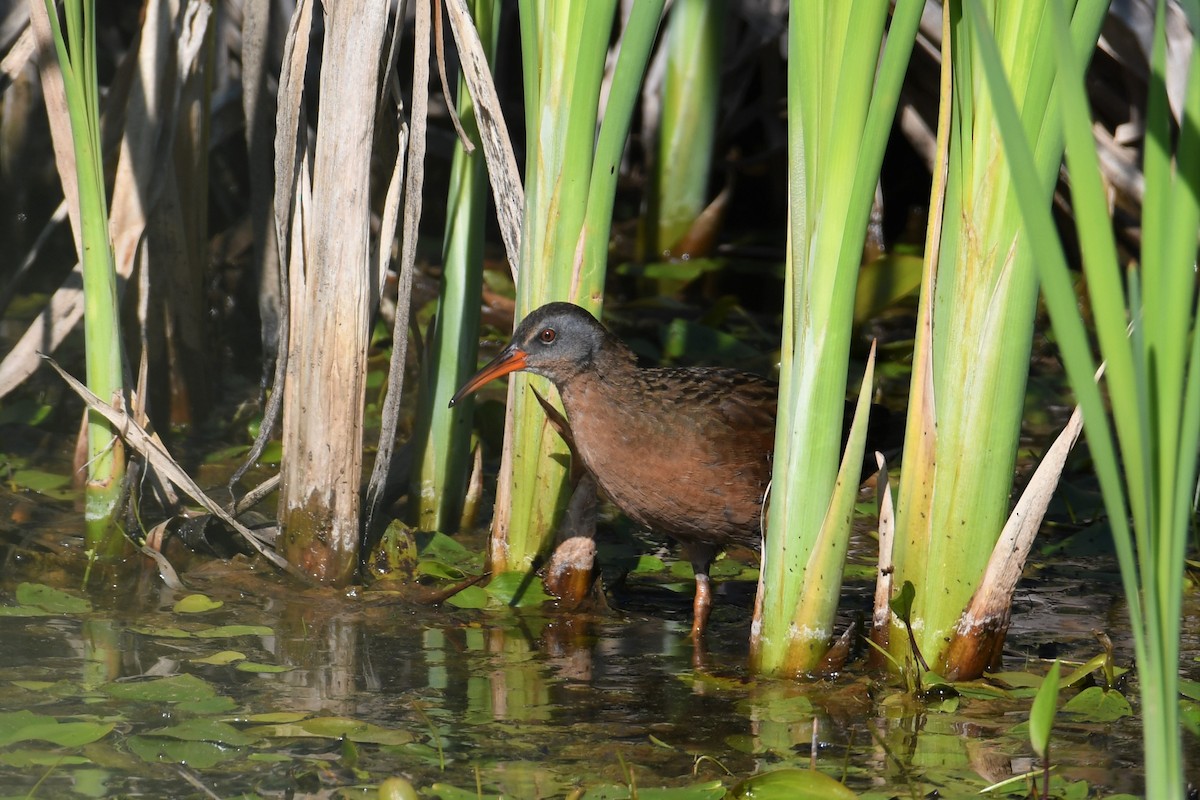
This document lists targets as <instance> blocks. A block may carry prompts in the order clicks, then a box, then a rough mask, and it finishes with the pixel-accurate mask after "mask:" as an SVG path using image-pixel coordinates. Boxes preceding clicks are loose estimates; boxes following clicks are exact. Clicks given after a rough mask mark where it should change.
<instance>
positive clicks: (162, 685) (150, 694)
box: [100, 675, 217, 703]
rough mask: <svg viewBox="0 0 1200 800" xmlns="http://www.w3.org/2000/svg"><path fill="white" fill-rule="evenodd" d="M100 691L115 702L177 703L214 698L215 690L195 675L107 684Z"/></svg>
mask: <svg viewBox="0 0 1200 800" xmlns="http://www.w3.org/2000/svg"><path fill="white" fill-rule="evenodd" d="M100 691H102V692H104V693H105V694H107V695H108V696H109V697H113V698H115V699H117V700H142V701H145V702H150V703H179V702H183V701H186V700H190V701H196V700H204V699H207V698H210V697H214V696H215V695H216V694H217V691H216V689H214V688H213V687H212V685H210V684H209V683H208V681H205V680H204V679H203V678H197V677H196V676H195V675H172V676H170V677H168V678H153V679H151V680H145V681H126V682H122V683H108V684H105V685H104V686H102V687H100Z"/></svg>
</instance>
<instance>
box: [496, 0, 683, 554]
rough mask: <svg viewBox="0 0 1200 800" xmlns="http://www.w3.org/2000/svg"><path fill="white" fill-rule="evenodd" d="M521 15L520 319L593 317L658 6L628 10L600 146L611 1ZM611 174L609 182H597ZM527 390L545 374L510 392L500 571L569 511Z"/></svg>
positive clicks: (518, 382)
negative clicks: (539, 314) (542, 313)
mask: <svg viewBox="0 0 1200 800" xmlns="http://www.w3.org/2000/svg"><path fill="white" fill-rule="evenodd" d="M520 8H521V12H520V13H521V44H522V62H523V65H524V68H525V76H524V80H525V102H526V137H527V149H528V156H527V162H526V173H525V216H524V220H523V225H522V231H521V266H520V270H519V278H518V281H517V305H516V317H517V320H520V319H522V318H524V316H525V315H526V314H528V313H529V312H530V311H532V310H534V309H535V308H537V307H538V306H541V305H543V304H544V303H546V302H549V301H551V300H571V301H573V302H576V303H578V304H580V305H582V306H584V307H586V308H588V309H589V310H592V311H594V312H599V309H600V301H601V298H602V295H603V288H604V272H605V267H606V259H605V257H604V256H605V253H606V252H607V251H606V248H600V247H598V246H597V245H596V244H595V242H596V241H597V239H603V241H604V242H607V238H608V224H609V223H608V221H607V220H609V219H610V218H611V215H612V201H613V192H614V191H615V183H613V181H615V168H616V166H617V163H618V162H619V159H620V148H622V147H623V146H624V142H625V137H626V135H627V132H628V128H629V123H630V118H631V116H632V111H633V102H632V100H631V99H630V100H628V101H625V100H622V99H621V98H625V97H627V96H628V93H629V92H631V91H636V85H637V84H638V83H640V80H641V74H642V72H643V71H644V69H645V62H646V59H647V58H648V53H649V43H650V42H652V41H653V38H654V34H655V32H656V31H657V26H658V20H659V16H660V14H661V9H662V2H661V0H638V3H637V4H636V5H635V6H634V11H633V14H632V16H631V20H630V24H629V25H628V26H627V28H626V32H625V45H624V46H623V47H622V51H621V54H620V56H619V58H618V67H617V73H618V76H619V78H620V80H619V81H614V86H613V93H612V95H610V101H609V107H608V109H607V112H606V114H605V118H604V119H605V121H604V126H603V128H602V130H601V134H600V141H599V143H598V142H597V140H596V121H597V119H598V103H599V97H600V82H601V79H602V78H603V72H604V60H605V55H606V53H607V48H608V38H607V36H606V35H603V34H602V33H601V32H607V31H609V30H610V29H611V26H612V22H613V18H614V14H615V11H616V3H615V0H596V1H595V2H588V3H559V2H555V1H554V0H541V2H537V1H536V0H528V1H527V2H522V3H521V6H520ZM623 61H629V62H630V65H628V66H626V65H622V62H623ZM639 63H640V65H639ZM630 83H632V86H630V85H627V84H630ZM610 126H611V132H610ZM614 152H615V153H616V156H615V157H614V156H613V155H612V154H613V153H614ZM597 165H602V166H597ZM610 170H611V171H613V172H612V174H611V175H610V176H607V177H606V176H604V175H600V174H598V173H599V172H601V171H610ZM585 223H586V227H585ZM584 253H586V254H587V255H586V257H584V256H583V254H584ZM531 386H532V387H533V388H536V389H537V391H538V392H540V393H541V394H542V395H543V396H545V397H549V396H551V392H550V387H549V384H548V383H547V382H546V381H545V380H544V379H542V378H536V377H532V376H528V375H526V374H524V373H517V374H515V375H514V376H513V378H512V380H511V382H510V384H509V395H508V396H509V408H508V414H509V416H508V424H507V425H506V426H505V446H504V456H503V460H502V463H501V468H500V479H499V484H498V487H497V498H496V516H495V520H494V522H493V529H492V542H491V552H490V561H491V564H492V569H493V570H494V571H496V572H503V571H511V570H519V571H526V570H528V569H529V568H530V566H531V565H532V564H533V563H534V560H535V559H536V558H537V556H538V555H539V554H544V553H545V552H546V550H547V548H548V546H549V542H550V540H551V538H552V536H553V534H554V531H555V528H556V526H557V524H558V520H559V519H560V517H561V514H562V511H563V509H564V508H565V505H566V497H565V496H564V492H563V487H564V484H565V479H566V450H565V447H564V445H563V444H562V442H561V440H560V439H559V438H558V434H556V433H555V432H554V431H553V430H552V429H550V428H549V427H548V426H546V424H545V414H544V412H543V411H542V409H541V407H540V406H539V405H538V403H537V401H536V399H535V398H534V397H533V395H532V392H530V387H531Z"/></svg>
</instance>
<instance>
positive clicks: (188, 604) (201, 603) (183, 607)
mask: <svg viewBox="0 0 1200 800" xmlns="http://www.w3.org/2000/svg"><path fill="white" fill-rule="evenodd" d="M223 605H225V603H224V602H223V601H221V600H213V599H212V598H211V597H209V596H207V595H203V594H189V595H188V596H187V597H182V598H180V599H179V600H178V601H176V603H175V606H174V608H173V609H172V610H173V611H174V612H175V613H176V614H203V613H204V612H205V611H213V610H214V609H218V608H220V607H221V606H223Z"/></svg>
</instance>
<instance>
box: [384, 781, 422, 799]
mask: <svg viewBox="0 0 1200 800" xmlns="http://www.w3.org/2000/svg"><path fill="white" fill-rule="evenodd" d="M378 792H379V800H417V798H418V797H419V795H418V794H417V790H416V789H414V788H413V785H412V784H411V783H409V782H408V781H406V780H404V778H388V779H387V780H385V781H383V782H381V783H380V784H379V789H378Z"/></svg>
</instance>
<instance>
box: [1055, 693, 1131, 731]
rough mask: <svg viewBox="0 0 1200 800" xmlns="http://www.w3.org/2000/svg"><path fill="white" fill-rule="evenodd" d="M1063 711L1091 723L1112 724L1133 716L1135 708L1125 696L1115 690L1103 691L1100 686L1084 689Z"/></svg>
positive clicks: (1069, 701)
mask: <svg viewBox="0 0 1200 800" xmlns="http://www.w3.org/2000/svg"><path fill="white" fill-rule="evenodd" d="M1062 710H1063V711H1068V712H1070V713H1072V714H1078V715H1079V716H1081V717H1083V718H1084V719H1086V720H1089V721H1091V722H1112V721H1113V720H1116V719H1120V718H1121V717H1128V716H1130V715H1131V714H1133V708H1131V707H1130V705H1129V701H1128V700H1126V699H1125V696H1124V695H1122V694H1121V693H1120V692H1118V691H1115V690H1113V689H1108V690H1105V689H1101V688H1100V687H1099V686H1089V687H1088V688H1087V689H1084V690H1083V691H1082V692H1080V693H1079V694H1077V695H1075V696H1074V697H1072V698H1071V699H1070V700H1068V701H1067V702H1066V704H1065V705H1064V706H1063V707H1062Z"/></svg>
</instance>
